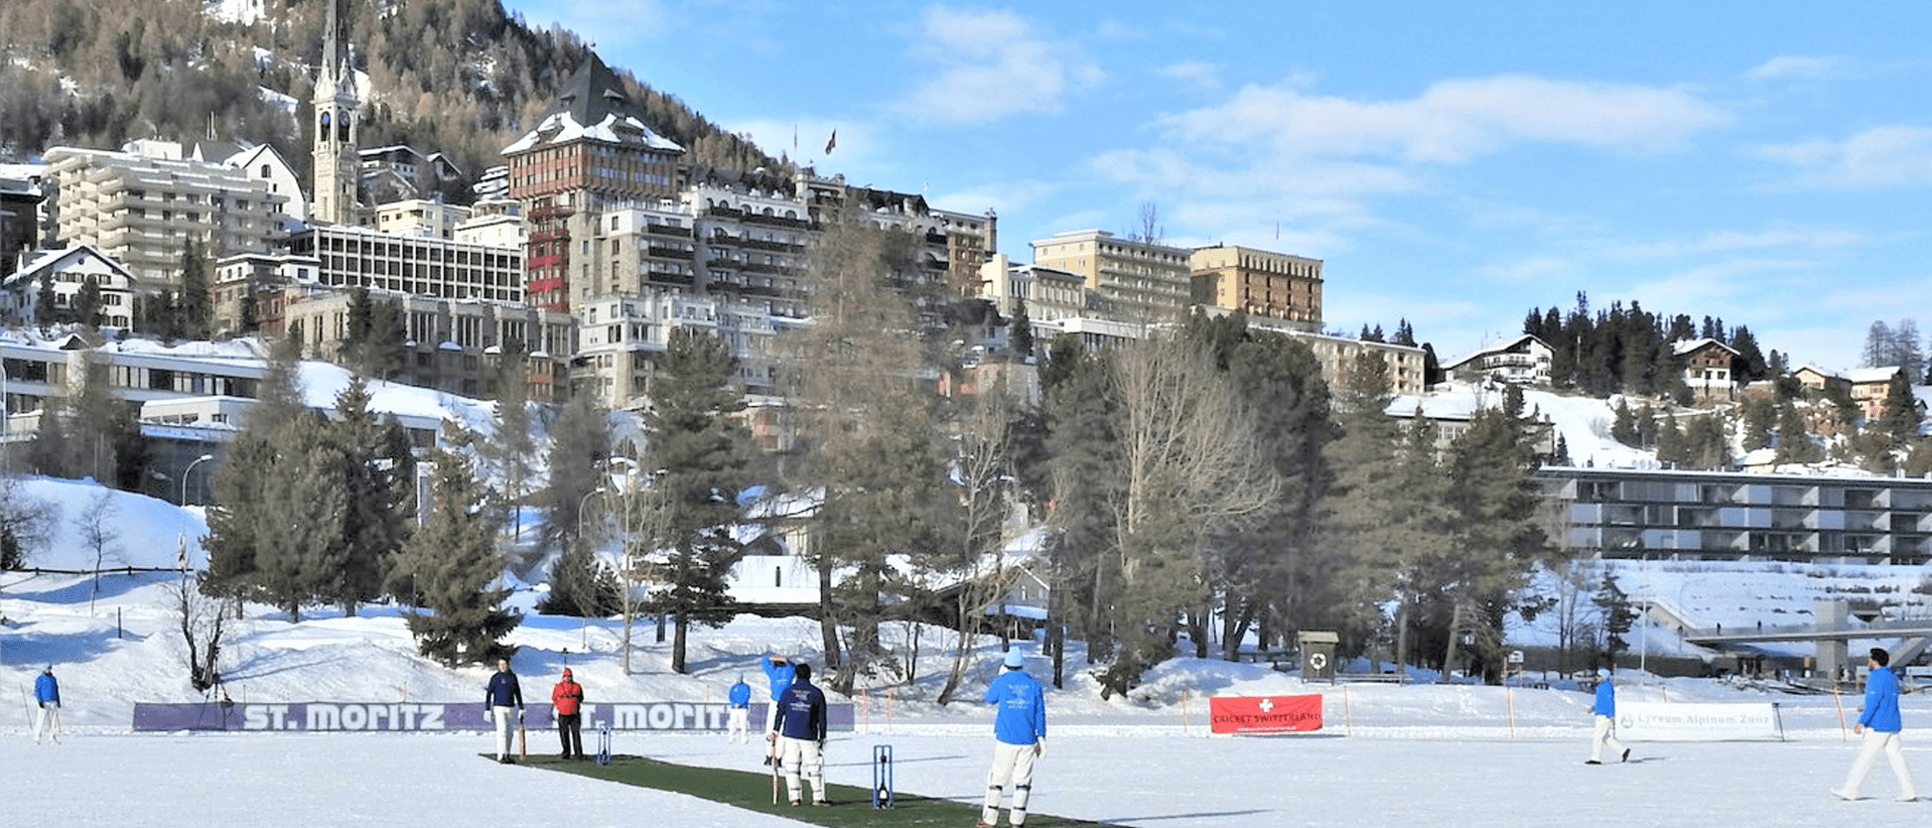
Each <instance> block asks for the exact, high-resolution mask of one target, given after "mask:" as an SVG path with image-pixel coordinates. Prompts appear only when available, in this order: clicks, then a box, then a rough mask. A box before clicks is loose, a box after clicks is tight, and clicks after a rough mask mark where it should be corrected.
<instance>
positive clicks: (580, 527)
mask: <svg viewBox="0 0 1932 828" xmlns="http://www.w3.org/2000/svg"><path fill="white" fill-rule="evenodd" d="M603 493H604V487H602V486H598V487H597V488H595V489H591V490H590V491H588V492H585V493H584V499H583V500H579V501H577V537H578V538H579V539H581V538H583V536H584V506H585V505H587V504H589V503H590V499H591V498H592V497H595V496H597V495H600V494H603Z"/></svg>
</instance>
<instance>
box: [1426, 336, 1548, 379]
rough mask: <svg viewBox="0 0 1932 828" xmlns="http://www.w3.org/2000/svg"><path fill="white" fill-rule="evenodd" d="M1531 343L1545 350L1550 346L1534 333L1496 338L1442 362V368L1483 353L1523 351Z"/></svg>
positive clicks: (1448, 368)
mask: <svg viewBox="0 0 1932 828" xmlns="http://www.w3.org/2000/svg"><path fill="white" fill-rule="evenodd" d="M1532 343H1534V344H1536V345H1541V346H1542V347H1543V349H1544V350H1546V351H1547V350H1549V347H1550V346H1549V345H1548V344H1546V343H1545V342H1543V340H1542V339H1541V338H1539V337H1537V336H1536V335H1535V334H1523V335H1521V336H1518V337H1515V338H1513V339H1498V340H1496V341H1494V342H1489V343H1485V344H1484V345H1483V346H1482V347H1479V348H1477V349H1476V350H1474V351H1470V352H1469V353H1467V354H1464V355H1462V356H1460V357H1457V358H1455V359H1452V360H1450V361H1448V362H1445V363H1443V364H1442V368H1443V370H1445V371H1447V370H1453V369H1454V368H1455V367H1456V366H1458V365H1461V364H1463V363H1466V362H1469V361H1470V360H1473V359H1476V358H1477V357H1480V356H1482V355H1484V354H1500V353H1507V352H1511V351H1525V350H1528V349H1529V346H1530V344H1532Z"/></svg>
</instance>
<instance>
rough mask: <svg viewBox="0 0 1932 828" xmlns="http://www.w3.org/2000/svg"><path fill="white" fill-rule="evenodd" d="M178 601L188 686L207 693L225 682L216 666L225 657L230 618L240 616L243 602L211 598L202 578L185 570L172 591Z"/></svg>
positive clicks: (175, 601) (178, 618) (175, 606)
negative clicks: (223, 645)
mask: <svg viewBox="0 0 1932 828" xmlns="http://www.w3.org/2000/svg"><path fill="white" fill-rule="evenodd" d="M169 597H171V598H173V599H174V609H175V620H176V621H178V622H179V623H180V629H181V643H182V644H183V645H185V647H186V652H185V653H184V657H183V666H185V667H187V668H188V683H189V684H192V685H194V688H195V689H196V690H207V689H208V688H210V687H213V686H215V685H216V684H219V683H221V673H220V672H219V671H217V670H216V668H215V665H216V662H217V660H218V659H219V658H221V640H222V636H223V634H225V633H226V632H227V623H228V622H227V618H228V616H230V615H233V614H236V613H234V612H233V610H234V609H235V605H237V604H239V603H240V602H239V601H238V600H237V599H235V598H232V597H222V598H216V597H211V596H209V595H208V594H206V593H204V592H203V591H202V590H201V585H200V583H199V579H198V578H196V577H195V576H194V575H192V574H190V573H189V572H188V571H187V570H186V569H185V568H184V569H183V570H182V572H181V577H180V578H177V579H175V583H174V586H173V587H171V588H170V589H169Z"/></svg>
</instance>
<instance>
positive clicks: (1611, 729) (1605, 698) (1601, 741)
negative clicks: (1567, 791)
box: [1583, 667, 1630, 765]
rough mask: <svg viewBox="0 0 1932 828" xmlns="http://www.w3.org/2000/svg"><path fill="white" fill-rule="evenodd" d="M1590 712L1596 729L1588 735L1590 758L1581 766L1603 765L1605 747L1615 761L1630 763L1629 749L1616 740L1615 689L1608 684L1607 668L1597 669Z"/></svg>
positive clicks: (1608, 673)
mask: <svg viewBox="0 0 1932 828" xmlns="http://www.w3.org/2000/svg"><path fill="white" fill-rule="evenodd" d="M1590 712H1591V713H1592V714H1594V715H1595V716H1596V728H1595V730H1594V731H1593V732H1592V733H1591V734H1590V758H1589V759H1586V760H1584V762H1583V764H1586V765H1601V764H1603V749H1604V748H1605V747H1608V748H1610V750H1611V752H1613V753H1616V754H1617V761H1619V762H1628V761H1630V748H1627V747H1624V746H1623V742H1622V741H1620V740H1618V739H1617V688H1616V686H1615V685H1613V684H1611V683H1610V668H1608V667H1598V668H1597V699H1596V702H1595V703H1594V704H1591V705H1590Z"/></svg>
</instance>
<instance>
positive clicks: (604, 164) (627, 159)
mask: <svg viewBox="0 0 1932 828" xmlns="http://www.w3.org/2000/svg"><path fill="white" fill-rule="evenodd" d="M683 154H684V148H683V147H681V146H679V145H678V144H677V143H676V142H675V141H672V140H670V139H668V138H665V137H663V136H661V135H658V134H657V133H656V132H653V131H652V130H651V128H650V127H649V126H647V125H646V124H645V121H644V117H643V114H642V110H641V109H639V108H638V107H636V106H634V105H633V104H632V103H631V101H630V99H629V97H628V96H627V95H626V93H625V92H624V85H623V83H621V82H620V81H619V80H618V79H617V76H616V75H615V74H614V73H612V72H611V70H610V68H609V67H607V66H605V65H604V62H603V61H602V60H600V59H599V58H598V57H597V56H596V55H595V54H594V53H593V54H592V55H591V56H590V61H589V62H588V63H586V64H584V65H583V66H582V67H581V68H579V69H578V71H577V73H576V74H575V75H573V76H572V77H571V79H570V80H569V82H567V83H566V84H565V85H564V90H563V92H562V93H561V95H560V96H559V99H558V102H557V105H556V107H554V108H553V109H552V110H551V111H550V112H549V113H548V114H547V115H545V116H544V118H543V120H542V121H540V122H539V123H538V124H537V127H536V128H535V129H533V130H531V131H530V132H528V133H526V134H525V135H524V136H523V137H521V138H519V139H517V140H516V141H515V142H513V143H511V144H510V145H509V146H507V147H504V148H503V159H504V161H505V162H506V163H507V165H508V167H509V171H508V178H509V195H510V197H511V198H513V199H516V200H518V201H520V202H522V203H523V206H524V220H525V221H526V222H527V223H528V226H529V229H530V232H529V242H528V247H527V255H526V257H525V265H526V267H527V268H528V277H527V278H528V283H527V288H526V290H527V292H528V295H529V296H530V301H531V302H533V303H535V304H537V305H540V306H542V307H545V308H548V309H551V310H557V311H569V310H571V309H572V308H571V304H570V303H571V301H572V299H573V298H575V297H577V296H580V295H584V294H583V293H582V292H581V291H579V290H577V289H575V288H573V287H572V282H573V280H576V281H579V282H581V281H583V280H588V279H590V278H592V273H593V271H594V263H593V262H591V261H588V260H587V259H586V256H587V254H588V253H589V252H590V248H589V245H590V244H591V243H592V239H591V238H589V237H587V236H586V235H584V234H585V233H586V232H587V230H588V229H590V228H594V227H595V226H596V225H597V222H596V216H597V214H599V213H602V212H604V211H607V210H613V209H621V208H626V207H631V206H636V205H644V204H655V203H657V202H659V201H662V200H664V199H674V198H676V196H677V194H678V190H679V180H678V168H677V161H678V158H679V157H680V156H682V155H683ZM573 219H574V220H573Z"/></svg>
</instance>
